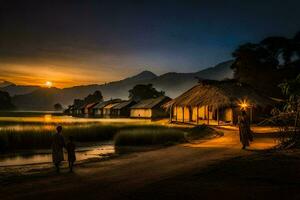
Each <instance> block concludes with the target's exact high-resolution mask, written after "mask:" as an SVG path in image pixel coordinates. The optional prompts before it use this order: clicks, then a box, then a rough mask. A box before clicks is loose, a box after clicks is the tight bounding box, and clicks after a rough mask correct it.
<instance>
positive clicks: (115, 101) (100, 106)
mask: <svg viewBox="0 0 300 200" xmlns="http://www.w3.org/2000/svg"><path fill="white" fill-rule="evenodd" d="M119 102H122V100H121V99H111V100H108V101H103V102H100V103H98V104H97V105H95V106H94V107H93V109H103V108H104V107H105V106H107V105H108V104H111V103H119Z"/></svg>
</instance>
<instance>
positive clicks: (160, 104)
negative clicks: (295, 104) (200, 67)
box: [69, 80, 276, 125]
mask: <svg viewBox="0 0 300 200" xmlns="http://www.w3.org/2000/svg"><path fill="white" fill-rule="evenodd" d="M275 103H276V102H275V101H274V100H273V99H271V98H269V97H268V96H265V95H264V94H262V93H260V92H258V91H256V90H255V89H253V88H252V87H251V86H249V85H247V84H242V83H240V82H237V81H235V80H224V81H212V80H202V81H201V82H199V84H197V85H196V86H194V87H192V88H191V89H189V90H188V91H186V92H184V93H183V94H182V95H180V96H178V97H177V98H175V99H173V100H171V99H170V98H169V97H165V96H162V97H158V98H152V99H147V100H142V101H140V102H138V103H136V102H134V101H131V100H128V101H123V100H121V99H113V100H109V101H103V102H95V103H90V104H87V105H82V106H80V107H75V106H73V107H70V109H69V112H70V114H72V115H85V116H95V117H131V118H163V117H169V119H170V121H171V122H180V123H189V124H218V125H220V124H236V123H237V119H238V115H239V114H240V113H241V110H245V111H246V112H247V113H248V116H249V118H250V120H251V122H258V121H261V120H262V119H264V118H265V117H266V115H267V114H269V113H270V110H271V109H272V107H273V106H274V104H275Z"/></svg>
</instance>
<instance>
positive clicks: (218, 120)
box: [217, 107, 220, 126]
mask: <svg viewBox="0 0 300 200" xmlns="http://www.w3.org/2000/svg"><path fill="white" fill-rule="evenodd" d="M217 121H218V126H219V125H220V120H219V107H217Z"/></svg>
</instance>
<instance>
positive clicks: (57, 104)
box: [53, 103, 63, 110]
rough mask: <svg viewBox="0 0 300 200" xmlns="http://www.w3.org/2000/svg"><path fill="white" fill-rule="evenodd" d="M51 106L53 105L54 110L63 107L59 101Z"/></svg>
mask: <svg viewBox="0 0 300 200" xmlns="http://www.w3.org/2000/svg"><path fill="white" fill-rule="evenodd" d="M53 107H54V109H55V110H62V109H63V107H62V105H61V104H60V103H56V104H54V106H53Z"/></svg>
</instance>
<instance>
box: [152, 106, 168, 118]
mask: <svg viewBox="0 0 300 200" xmlns="http://www.w3.org/2000/svg"><path fill="white" fill-rule="evenodd" d="M168 116H169V114H168V113H167V112H166V111H165V110H163V109H158V108H156V109H152V118H162V117H168Z"/></svg>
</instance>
